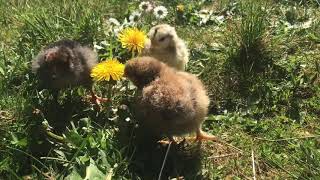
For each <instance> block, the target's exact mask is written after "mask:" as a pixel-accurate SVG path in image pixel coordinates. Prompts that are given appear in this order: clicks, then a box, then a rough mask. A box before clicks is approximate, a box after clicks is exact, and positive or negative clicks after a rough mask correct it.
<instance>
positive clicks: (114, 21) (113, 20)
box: [108, 18, 120, 26]
mask: <svg viewBox="0 0 320 180" xmlns="http://www.w3.org/2000/svg"><path fill="white" fill-rule="evenodd" d="M108 23H109V24H110V25H112V26H120V23H119V21H118V20H117V19H115V18H109V19H108Z"/></svg>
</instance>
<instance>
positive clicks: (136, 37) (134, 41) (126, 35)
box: [119, 28, 147, 53]
mask: <svg viewBox="0 0 320 180" xmlns="http://www.w3.org/2000/svg"><path fill="white" fill-rule="evenodd" d="M146 39H147V37H146V35H145V33H144V32H143V31H140V30H138V29H137V28H127V29H125V30H124V31H122V32H121V33H120V34H119V41H120V42H121V44H122V47H123V48H127V49H128V50H129V51H131V52H134V51H138V53H141V50H142V49H143V48H144V43H145V41H146Z"/></svg>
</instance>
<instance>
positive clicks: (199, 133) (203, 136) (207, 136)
mask: <svg viewBox="0 0 320 180" xmlns="http://www.w3.org/2000/svg"><path fill="white" fill-rule="evenodd" d="M196 140H197V141H202V140H211V141H219V139H218V138H217V137H216V136H214V135H211V134H207V133H205V132H203V131H202V130H201V128H199V129H198V130H197V136H196Z"/></svg>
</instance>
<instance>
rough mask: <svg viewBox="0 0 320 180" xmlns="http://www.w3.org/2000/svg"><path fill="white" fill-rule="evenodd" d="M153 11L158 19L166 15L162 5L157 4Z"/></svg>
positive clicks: (166, 12) (165, 9)
mask: <svg viewBox="0 0 320 180" xmlns="http://www.w3.org/2000/svg"><path fill="white" fill-rule="evenodd" d="M153 13H154V15H155V16H156V18H158V19H163V18H165V17H166V16H167V15H168V10H167V8H166V7H164V6H157V7H155V8H154V9H153Z"/></svg>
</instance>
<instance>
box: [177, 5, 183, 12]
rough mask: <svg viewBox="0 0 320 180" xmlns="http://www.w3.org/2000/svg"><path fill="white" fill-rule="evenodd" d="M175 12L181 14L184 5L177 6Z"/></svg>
mask: <svg viewBox="0 0 320 180" xmlns="http://www.w3.org/2000/svg"><path fill="white" fill-rule="evenodd" d="M177 11H179V12H183V11H184V5H183V4H179V5H177Z"/></svg>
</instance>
